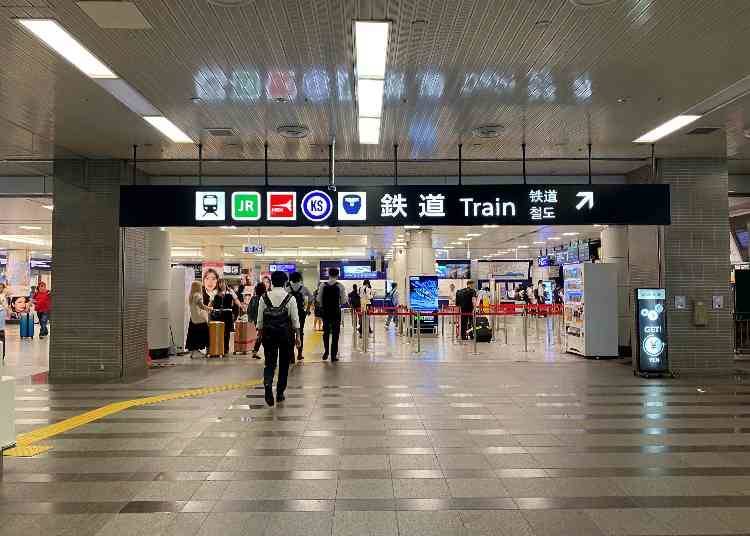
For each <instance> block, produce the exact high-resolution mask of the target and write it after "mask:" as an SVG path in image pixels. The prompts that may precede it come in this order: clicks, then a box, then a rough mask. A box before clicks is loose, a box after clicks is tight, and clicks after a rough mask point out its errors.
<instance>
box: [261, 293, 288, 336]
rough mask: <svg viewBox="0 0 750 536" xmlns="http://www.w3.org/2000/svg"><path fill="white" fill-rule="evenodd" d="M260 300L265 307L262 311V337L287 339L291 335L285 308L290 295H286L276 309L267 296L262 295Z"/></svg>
mask: <svg viewBox="0 0 750 536" xmlns="http://www.w3.org/2000/svg"><path fill="white" fill-rule="evenodd" d="M262 299H263V303H265V305H266V308H265V309H264V310H263V336H264V337H268V338H270V339H276V340H281V339H288V338H289V337H290V336H291V333H292V320H291V318H289V312H288V311H287V310H286V306H287V304H288V303H289V300H291V299H292V295H291V294H287V295H286V297H285V298H284V300H283V301H282V302H281V303H280V304H279V306H278V307H274V306H273V304H272V303H271V299H270V298H269V297H268V294H264V295H263V298H262Z"/></svg>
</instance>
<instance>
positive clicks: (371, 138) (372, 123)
mask: <svg viewBox="0 0 750 536" xmlns="http://www.w3.org/2000/svg"><path fill="white" fill-rule="evenodd" d="M359 143H361V144H363V145H377V144H378V143H380V118H379V117H360V118H359Z"/></svg>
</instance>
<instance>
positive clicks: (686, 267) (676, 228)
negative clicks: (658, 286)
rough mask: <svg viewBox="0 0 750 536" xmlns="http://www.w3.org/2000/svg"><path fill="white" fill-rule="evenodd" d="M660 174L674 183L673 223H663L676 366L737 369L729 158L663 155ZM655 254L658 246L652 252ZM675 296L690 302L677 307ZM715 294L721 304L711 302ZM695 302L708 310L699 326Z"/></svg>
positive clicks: (708, 371)
mask: <svg viewBox="0 0 750 536" xmlns="http://www.w3.org/2000/svg"><path fill="white" fill-rule="evenodd" d="M657 171H658V175H657V176H658V178H659V180H661V181H662V182H663V183H665V184H669V185H670V186H671V192H670V193H671V195H670V197H671V201H672V224H671V225H668V226H665V227H664V228H663V240H662V241H661V244H662V248H663V251H662V259H663V264H662V272H663V274H664V283H665V285H666V289H667V300H668V311H669V313H670V316H669V318H668V320H667V322H668V324H667V327H668V333H669V348H670V350H669V356H670V360H671V362H672V366H673V368H675V369H676V370H680V371H682V372H691V371H695V372H700V373H702V374H714V373H729V372H731V371H732V370H733V369H734V345H733V328H734V325H733V323H734V321H733V318H732V307H731V293H730V286H729V276H730V264H729V197H728V195H729V194H728V190H729V177H728V171H727V161H726V159H718V158H717V159H665V160H659V161H658V162H657ZM654 254H656V252H654ZM674 296H686V297H687V304H688V308H687V309H686V310H680V311H678V310H676V309H675V308H674ZM714 296H721V297H722V298H723V303H724V306H723V308H722V309H713V308H712V299H713V297H714ZM697 303H703V304H704V305H705V306H706V308H707V310H708V325H707V326H696V325H695V324H694V323H693V311H694V308H695V305H696V304H697Z"/></svg>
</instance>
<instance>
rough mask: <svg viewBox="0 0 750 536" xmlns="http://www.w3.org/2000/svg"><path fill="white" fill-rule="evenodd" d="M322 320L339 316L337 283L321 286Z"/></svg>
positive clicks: (339, 305) (339, 292)
mask: <svg viewBox="0 0 750 536" xmlns="http://www.w3.org/2000/svg"><path fill="white" fill-rule="evenodd" d="M321 301H322V302H323V307H322V308H323V318H335V317H337V316H341V289H340V288H339V284H338V283H334V284H333V285H329V284H328V283H324V284H323V297H322V298H321Z"/></svg>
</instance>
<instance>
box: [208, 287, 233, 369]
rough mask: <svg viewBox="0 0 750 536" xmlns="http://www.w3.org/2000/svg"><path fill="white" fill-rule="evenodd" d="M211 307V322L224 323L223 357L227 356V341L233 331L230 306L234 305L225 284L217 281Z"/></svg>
mask: <svg viewBox="0 0 750 536" xmlns="http://www.w3.org/2000/svg"><path fill="white" fill-rule="evenodd" d="M211 305H212V306H213V309H214V314H213V318H212V320H217V321H219V322H224V355H229V339H230V338H231V336H232V332H233V331H234V314H233V312H232V305H234V296H233V295H232V293H231V292H230V291H229V289H228V288H227V282H226V281H225V280H224V279H219V282H218V285H217V288H216V295H215V296H214V299H213V301H212V302H211Z"/></svg>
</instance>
